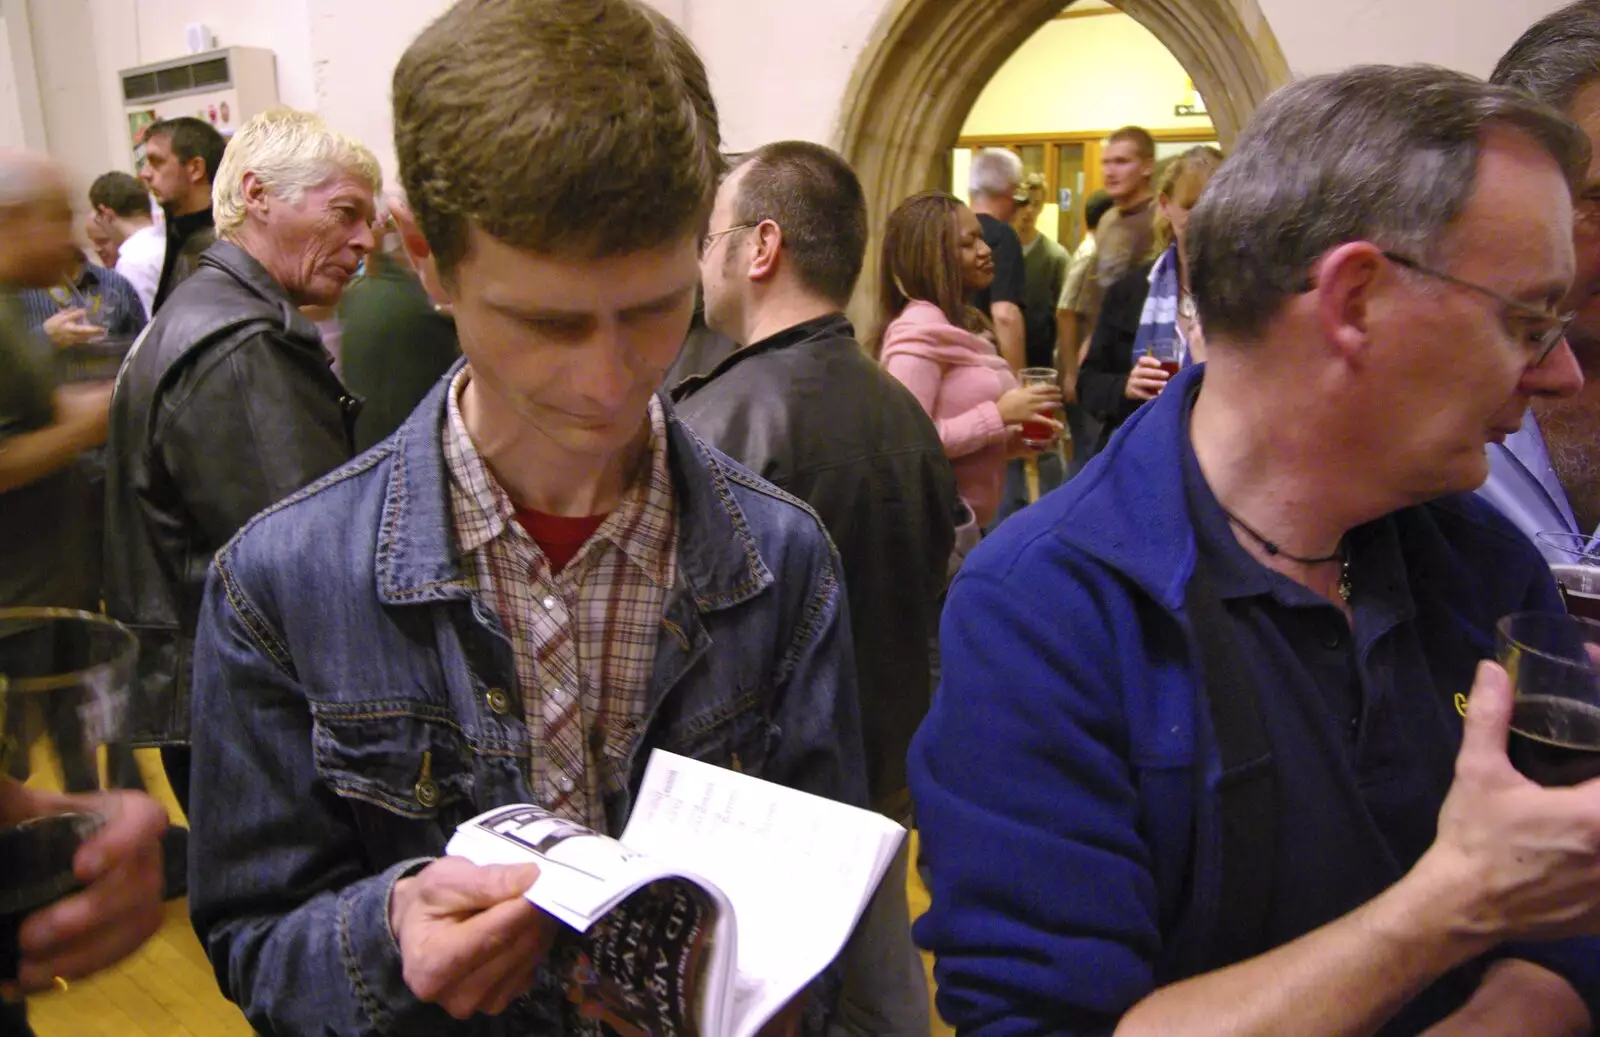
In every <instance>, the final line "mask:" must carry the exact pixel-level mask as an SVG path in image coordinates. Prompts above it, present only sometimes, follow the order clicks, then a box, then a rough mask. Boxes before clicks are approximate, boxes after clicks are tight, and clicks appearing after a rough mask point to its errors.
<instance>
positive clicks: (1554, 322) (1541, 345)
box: [1383, 249, 1578, 367]
mask: <svg viewBox="0 0 1600 1037" xmlns="http://www.w3.org/2000/svg"><path fill="white" fill-rule="evenodd" d="M1383 258H1385V259H1387V260H1388V261H1389V262H1391V263H1393V264H1395V265H1396V266H1403V267H1405V268H1406V269H1407V270H1412V271H1415V272H1416V273H1419V274H1421V275H1423V276H1424V277H1431V278H1433V279H1434V280H1436V281H1443V282H1445V283H1446V284H1453V285H1455V286H1456V287H1458V288H1465V289H1466V290H1467V291H1469V292H1477V293H1478V294H1479V295H1482V296H1485V297H1487V298H1490V299H1493V300H1494V301H1495V302H1498V303H1500V304H1501V305H1502V306H1504V307H1505V308H1506V309H1507V310H1508V311H1510V312H1511V313H1513V314H1516V315H1517V316H1518V317H1519V318H1520V319H1521V320H1523V321H1525V322H1526V323H1527V325H1528V327H1527V329H1526V330H1525V331H1522V332H1520V333H1518V332H1514V333H1513V337H1515V338H1517V339H1519V340H1520V341H1521V342H1522V344H1523V345H1524V346H1526V347H1527V349H1528V351H1529V352H1530V353H1532V354H1533V355H1534V361H1533V366H1534V367H1538V366H1539V365H1540V364H1542V363H1544V361H1545V358H1546V357H1548V356H1549V355H1550V354H1551V352H1552V351H1554V350H1555V348H1556V346H1558V345H1560V344H1561V340H1562V339H1563V338H1565V337H1566V334H1567V328H1568V326H1570V325H1571V324H1572V322H1573V320H1574V319H1575V318H1576V317H1577V316H1578V315H1577V314H1576V313H1562V314H1554V313H1547V312H1545V311H1544V310H1541V309H1539V308H1538V307H1537V306H1529V305H1528V304H1527V303H1525V302H1519V301H1518V300H1516V299H1513V298H1511V297H1510V296H1508V295H1501V294H1500V293H1499V292H1497V291H1495V290H1494V289H1492V288H1485V287H1484V286H1483V285H1481V284H1475V283H1474V282H1472V281H1466V280H1463V279H1461V278H1459V277H1456V276H1455V275H1453V274H1447V273H1445V272H1444V271H1443V270H1435V269H1434V268H1433V267H1431V266H1427V265H1425V264H1423V263H1419V262H1417V261H1416V260H1415V259H1412V258H1411V257H1410V256H1406V255H1402V254H1400V253H1399V252H1391V251H1389V250H1388V249H1385V250H1384V251H1383ZM1508 330H1510V329H1509V327H1508Z"/></svg>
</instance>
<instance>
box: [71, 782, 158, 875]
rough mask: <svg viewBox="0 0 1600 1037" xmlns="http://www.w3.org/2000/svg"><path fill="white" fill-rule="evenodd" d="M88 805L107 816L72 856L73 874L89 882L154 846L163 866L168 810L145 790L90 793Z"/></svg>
mask: <svg viewBox="0 0 1600 1037" xmlns="http://www.w3.org/2000/svg"><path fill="white" fill-rule="evenodd" d="M85 806H86V807H87V809H89V810H92V811H94V812H95V813H97V814H99V815H100V816H101V817H103V818H105V824H104V825H103V826H102V827H101V828H100V831H98V832H96V833H95V834H94V836H93V837H92V838H90V839H89V840H88V841H87V842H85V843H84V844H83V845H82V846H80V847H79V848H78V852H77V855H76V856H74V857H73V858H72V871H73V874H75V875H77V876H78V881H80V882H82V883H84V884H85V885H88V884H89V883H92V882H94V881H95V880H96V879H98V878H99V877H100V876H102V875H104V874H105V873H106V872H108V871H110V870H111V869H112V868H115V867H116V866H117V865H118V864H119V862H121V861H123V860H126V859H129V858H131V857H134V856H136V855H138V854H140V853H142V852H145V851H149V850H154V851H155V853H156V864H157V867H158V868H159V867H160V854H161V837H162V835H164V834H165V833H166V831H167V812H166V811H165V810H163V809H162V807H161V804H159V803H157V802H156V801H155V800H153V799H151V798H150V797H149V796H147V795H145V794H144V793H142V792H108V793H105V794H104V795H100V796H93V797H89V798H88V801H87V803H86V804H85Z"/></svg>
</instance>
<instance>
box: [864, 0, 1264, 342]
mask: <svg viewBox="0 0 1600 1037" xmlns="http://www.w3.org/2000/svg"><path fill="white" fill-rule="evenodd" d="M1112 2H1113V3H1115V5H1116V6H1117V7H1118V8H1120V9H1121V10H1122V11H1123V12H1124V13H1126V14H1128V15H1129V16H1130V17H1132V18H1133V19H1135V20H1136V21H1138V22H1139V23H1140V24H1141V25H1143V26H1144V27H1145V28H1146V29H1149V30H1150V31H1151V32H1152V33H1153V34H1154V35H1155V36H1156V38H1157V39H1159V40H1160V41H1161V42H1162V43H1163V44H1164V45H1165V46H1166V47H1167V49H1168V50H1170V51H1171V52H1172V54H1173V56H1174V57H1176V58H1177V59H1178V61H1179V63H1181V64H1182V65H1183V67H1184V68H1185V69H1186V70H1187V71H1188V72H1189V75H1190V76H1191V77H1192V78H1193V79H1194V82H1195V86H1196V87H1197V88H1198V89H1199V91H1200V95H1201V96H1202V97H1204V98H1205V99H1206V106H1207V108H1209V110H1210V112H1211V118H1212V122H1213V123H1214V124H1215V125H1216V127H1217V133H1218V136H1219V137H1220V138H1221V140H1222V141H1223V143H1224V144H1227V143H1229V142H1231V141H1232V139H1233V137H1234V135H1235V134H1236V133H1238V131H1239V129H1240V128H1241V127H1242V126H1243V125H1244V123H1245V122H1246V120H1247V119H1248V118H1249V117H1250V113H1251V112H1252V111H1254V110H1255V107H1256V105H1258V104H1259V103H1260V102H1261V101H1262V99H1263V98H1265V97H1266V96H1267V94H1269V93H1271V92H1272V91H1273V90H1274V89H1276V88H1277V87H1278V86H1281V85H1282V84H1284V83H1287V82H1288V81H1289V66H1288V62H1287V61H1286V60H1285V59H1284V56H1283V51H1282V49H1281V48H1280V47H1279V46H1278V41H1277V38H1276V37H1275V36H1274V35H1273V34H1272V29H1271V27H1270V26H1268V25H1267V21H1266V18H1265V17H1264V16H1263V15H1262V14H1261V10H1260V8H1259V7H1258V6H1257V3H1256V0H1112ZM1064 6H1066V5H1065V4H1063V3H1062V0H893V6H892V7H891V8H890V10H889V11H888V13H887V14H886V15H885V16H884V18H883V19H882V20H881V21H880V23H879V25H878V28H877V30H876V32H875V33H874V39H873V42H872V43H871V45H869V46H868V48H867V51H866V53H865V54H864V55H863V56H862V58H861V60H860V62H859V63H858V64H857V66H856V72H855V75H854V77H853V78H852V80H851V84H850V87H849V89H848V90H847V91H846V93H845V100H844V110H843V115H842V117H841V119H840V133H839V144H840V148H839V150H840V152H841V153H842V154H843V155H844V157H845V158H846V159H848V160H849V161H850V162H851V164H852V165H854V166H855V169H856V172H857V173H858V174H859V175H860V177H861V182H862V186H863V188H864V189H865V191H866V195H867V205H868V211H869V212H870V213H871V215H872V224H873V236H874V239H875V240H876V238H877V235H878V232H879V230H880V229H881V227H882V225H883V220H884V218H885V217H887V216H888V214H889V212H890V211H891V210H893V208H894V207H895V206H896V205H898V204H899V203H900V202H901V201H902V200H903V199H905V198H907V197H908V196H910V195H913V194H915V193H917V192H918V191H925V190H928V189H929V188H933V187H937V186H940V185H941V184H942V183H943V181H944V179H945V175H946V174H945V167H944V163H945V161H946V154H947V152H948V149H949V148H951V147H952V146H953V145H954V144H955V142H956V139H957V138H958V137H959V136H960V133H961V127H962V124H963V123H965V122H966V118H967V114H968V112H970V111H971V110H972V106H973V105H974V104H975V103H976V102H977V100H978V95H979V94H980V93H982V91H983V88H984V87H985V86H986V85H987V84H988V82H989V80H990V79H991V78H992V77H993V76H994V74H995V73H996V72H998V71H999V70H1000V66H1001V65H1003V64H1005V62H1006V59H1007V58H1009V57H1011V55H1012V54H1013V53H1014V52H1015V51H1016V50H1017V48H1018V47H1020V46H1022V44H1023V43H1024V42H1025V41H1026V40H1027V39H1028V37H1030V36H1032V35H1033V34H1034V33H1035V32H1036V31H1038V30H1039V29H1040V28H1041V27H1042V26H1043V25H1044V24H1045V23H1046V22H1048V21H1050V19H1051V18H1053V17H1055V15H1056V14H1058V13H1060V11H1061V10H1062V8H1063V7H1064ZM876 268H877V249H876V245H875V244H874V246H873V247H871V248H869V250H868V253H867V264H866V269H865V270H864V271H863V272H862V277H861V285H860V287H859V288H858V289H857V292H856V299H855V305H854V306H852V310H853V311H854V313H855V315H856V316H857V317H858V318H862V317H869V316H870V315H871V314H872V310H873V304H872V302H871V301H870V300H871V299H872V296H873V294H874V292H875V286H876V283H877V274H876ZM867 323H870V321H867V322H862V321H859V320H858V324H859V325H860V328H861V333H862V334H863V335H865V334H866V324H867Z"/></svg>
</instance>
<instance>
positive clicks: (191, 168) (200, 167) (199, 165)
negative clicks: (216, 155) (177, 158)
mask: <svg viewBox="0 0 1600 1037" xmlns="http://www.w3.org/2000/svg"><path fill="white" fill-rule="evenodd" d="M183 175H184V176H186V177H188V178H189V182H190V183H191V184H203V183H205V182H206V181H207V180H208V179H210V178H209V177H208V176H207V174H206V160H205V159H203V158H201V157H200V156H199V155H196V156H195V157H194V158H191V159H190V160H189V161H187V162H185V163H184V164H183Z"/></svg>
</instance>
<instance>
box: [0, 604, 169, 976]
mask: <svg viewBox="0 0 1600 1037" xmlns="http://www.w3.org/2000/svg"><path fill="white" fill-rule="evenodd" d="M137 651H138V643H137V642H136V641H135V640H134V637H133V635H132V634H131V633H129V632H128V631H127V630H126V629H125V628H124V627H122V626H121V625H119V624H117V623H113V622H111V621H110V620H108V619H106V618H104V617H103V616H96V615H94V614H92V613H88V612H74V611H70V610H66V609H39V608H16V609H0V722H3V730H4V736H3V739H0V764H3V765H5V766H6V767H10V766H11V765H12V764H13V762H14V761H15V760H16V758H17V756H18V755H19V754H22V756H23V758H24V759H25V758H26V754H28V752H29V750H30V748H31V747H32V745H33V743H34V742H36V741H38V740H40V739H42V740H44V741H45V742H47V743H49V744H50V745H51V746H53V747H54V749H55V750H56V753H57V755H58V756H59V757H62V758H65V757H67V756H68V755H69V754H70V755H82V756H85V757H86V758H87V759H89V760H93V759H94V753H95V749H96V747H97V746H98V745H99V744H100V743H102V742H105V741H108V740H110V739H111V738H113V737H114V736H115V735H116V733H117V731H118V728H119V726H120V723H119V722H120V719H121V712H122V710H123V709H124V708H125V705H126V701H127V695H128V688H129V685H130V682H131V680H132V677H133V662H134V657H135V655H136V654H137ZM103 822H104V819H103V818H101V817H99V816H98V815H96V814H90V813H82V812H70V811H69V812H63V813H54V814H45V815H44V816H40V817H31V818H27V819H21V820H19V821H18V823H15V824H13V825H12V826H11V827H8V828H4V829H0V980H8V979H13V978H15V976H16V969H17V963H18V960H19V954H18V949H17V933H18V929H19V928H20V927H21V925H22V922H23V920H24V919H25V918H27V916H29V915H30V914H32V913H34V912H35V911H37V910H39V909H40V908H43V907H45V906H47V905H49V904H52V903H54V902H55V901H57V900H60V899H61V898H62V897H65V896H67V895H68V894H70V893H73V892H76V891H77V890H79V889H81V888H83V884H82V883H81V882H80V881H79V880H78V878H77V876H76V875H75V874H74V871H73V858H74V856H75V855H76V854H77V851H78V847H79V846H81V845H82V844H83V843H84V841H85V840H87V839H89V838H90V837H91V836H93V835H94V834H95V832H97V831H98V830H99V829H100V827H101V825H102V824H103Z"/></svg>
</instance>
